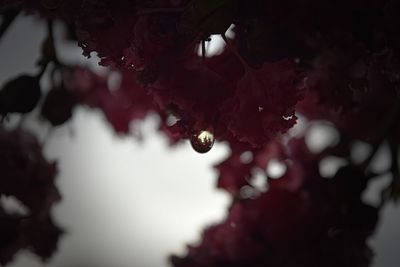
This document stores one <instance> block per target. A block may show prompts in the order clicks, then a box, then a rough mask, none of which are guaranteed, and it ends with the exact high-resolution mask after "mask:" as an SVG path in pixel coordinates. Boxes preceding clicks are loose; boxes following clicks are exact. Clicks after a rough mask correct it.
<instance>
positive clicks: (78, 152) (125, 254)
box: [0, 18, 400, 267]
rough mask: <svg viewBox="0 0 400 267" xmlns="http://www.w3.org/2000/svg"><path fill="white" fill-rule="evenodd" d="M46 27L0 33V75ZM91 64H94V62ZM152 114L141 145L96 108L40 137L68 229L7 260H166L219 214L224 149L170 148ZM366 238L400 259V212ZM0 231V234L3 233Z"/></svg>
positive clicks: (29, 69)
mask: <svg viewBox="0 0 400 267" xmlns="http://www.w3.org/2000/svg"><path fill="white" fill-rule="evenodd" d="M44 29H45V27H43V25H41V24H39V23H38V22H37V21H35V19H33V18H20V19H18V20H17V21H16V22H15V23H14V24H13V26H12V28H11V29H10V31H9V32H8V33H7V34H6V36H5V37H4V38H3V39H2V40H0V59H1V62H2V63H1V65H0V82H3V81H4V80H5V79H7V78H9V77H12V76H14V75H17V74H20V73H21V72H26V73H35V72H36V71H35V69H34V62H35V60H36V59H37V56H38V54H39V53H38V51H39V47H40V42H41V41H42V40H43V38H44V34H45V33H44ZM80 53H81V51H80V49H79V48H72V47H68V48H65V47H64V48H63V53H60V56H62V58H63V60H66V61H69V62H71V61H82V60H83V61H86V59H84V58H83V57H82V56H80ZM90 64H92V65H93V64H94V63H93V61H91V63H90ZM156 123H157V119H156V118H155V117H150V118H148V119H147V120H146V121H145V122H144V123H143V125H142V126H143V127H142V130H143V133H144V135H145V136H146V138H145V141H144V142H143V143H139V142H137V141H135V139H134V138H131V137H125V138H119V137H116V136H115V135H114V134H113V133H112V131H111V129H110V128H108V126H107V125H106V123H105V122H104V119H103V118H102V116H101V114H100V113H98V112H89V111H87V110H86V109H83V108H80V109H78V110H76V112H75V114H74V118H73V120H72V122H71V127H70V128H71V129H73V132H74V135H73V136H72V137H71V136H70V134H69V133H70V128H68V127H61V129H59V130H58V131H56V132H55V133H54V134H53V135H52V137H51V138H50V139H49V140H48V141H47V144H46V147H45V153H46V155H47V156H48V157H49V158H51V159H57V160H58V161H59V168H60V176H59V177H58V186H59V188H60V191H61V193H62V195H63V201H62V202H61V203H60V204H59V205H57V206H56V207H55V208H54V217H55V218H56V220H57V221H58V222H59V224H61V225H63V226H64V227H65V228H67V229H68V233H67V235H65V236H64V237H63V238H62V240H61V242H60V244H59V253H58V254H57V255H56V256H55V257H54V258H53V259H51V260H50V261H49V262H48V263H47V264H45V265H43V264H42V263H40V261H38V260H37V259H36V258H35V257H34V256H33V255H31V254H29V253H26V252H23V253H20V254H19V255H18V256H17V257H16V261H15V262H14V263H12V264H9V265H8V266H9V267H36V266H48V267H67V266H68V267H74V266H76V267H78V266H80V267H83V266H86V267H90V266H97V267H109V266H113V267H125V266H138V267H163V266H167V263H166V257H167V256H168V255H170V254H171V253H183V252H184V251H185V249H184V246H185V244H187V243H192V242H193V241H196V240H198V239H199V237H200V231H201V229H203V228H204V226H206V225H208V224H210V223H212V222H217V221H218V220H221V219H222V218H223V217H224V216H225V210H226V207H227V205H228V203H229V198H228V196H227V195H226V194H224V193H223V192H221V191H217V190H215V189H214V187H215V186H214V183H215V179H216V173H215V172H214V171H213V170H212V168H211V165H212V164H213V163H215V162H217V161H219V160H220V159H222V158H223V157H224V156H226V155H227V153H228V150H227V148H226V147H225V146H224V145H222V144H216V145H215V147H214V148H213V149H212V150H211V152H209V153H207V154H205V155H201V154H197V153H195V152H194V151H193V150H192V149H191V147H190V145H189V144H188V143H186V144H183V145H182V146H179V147H177V148H174V149H171V148H169V147H167V145H166V140H165V139H164V138H163V137H162V136H160V135H158V134H157V133H156V132H155V125H156ZM383 215H384V216H383V217H384V219H383V220H381V221H380V225H379V227H378V231H377V233H376V234H375V236H374V238H373V239H372V240H371V244H372V246H373V248H374V249H375V252H376V254H377V256H376V258H375V264H374V265H373V266H374V267H397V266H398V263H400V254H399V253H398V247H399V244H400V243H399V242H400V241H399V240H400V229H399V227H398V225H400V210H399V209H398V208H396V207H394V206H393V205H388V206H387V207H386V208H385V210H384V211H383ZM0 238H1V237H0Z"/></svg>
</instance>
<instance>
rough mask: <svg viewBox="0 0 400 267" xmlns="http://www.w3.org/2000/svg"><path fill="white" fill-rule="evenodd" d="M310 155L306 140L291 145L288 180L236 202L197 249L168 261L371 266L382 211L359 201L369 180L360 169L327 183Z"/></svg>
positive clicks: (182, 266)
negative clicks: (370, 242)
mask: <svg viewBox="0 0 400 267" xmlns="http://www.w3.org/2000/svg"><path fill="white" fill-rule="evenodd" d="M305 149H306V146H305V144H304V140H303V139H299V140H294V141H293V142H292V144H291V145H289V147H288V149H287V151H286V153H287V155H288V156H289V155H290V156H291V159H292V160H293V161H292V162H291V164H287V171H286V174H285V175H284V176H283V177H282V178H280V179H278V180H272V179H270V180H269V187H268V190H267V191H266V192H260V194H259V195H257V196H256V197H245V196H243V195H242V196H239V197H238V198H235V200H234V202H233V203H232V205H231V207H230V208H229V213H228V215H227V218H226V219H225V220H224V221H223V222H222V223H220V224H217V225H214V226H211V227H209V228H207V229H206V230H205V232H204V233H203V239H202V241H201V244H200V245H196V246H189V247H188V254H187V255H186V256H185V257H177V256H173V257H172V258H171V260H172V263H173V264H174V266H176V267H186V266H191V267H203V266H204V267H205V266H207V267H209V266H368V265H369V263H370V261H371V258H372V252H371V250H370V249H369V247H368V245H367V244H366V240H367V238H368V237H369V236H370V234H371V233H372V232H373V230H374V228H375V224H376V221H377V218H378V213H377V211H378V209H377V208H374V207H371V206H368V205H366V204H364V203H363V202H362V201H361V193H362V192H363V191H364V189H365V187H366V184H367V181H368V178H367V177H366V176H365V175H364V174H363V171H362V170H361V169H359V168H358V167H355V166H346V167H343V168H342V169H340V170H339V171H338V172H337V174H336V175H335V176H334V177H333V178H331V179H326V178H322V177H321V176H320V174H319V172H318V161H317V160H316V158H318V157H321V155H313V154H311V152H309V151H307V150H305ZM270 151H271V153H270V156H272V157H276V151H274V150H273V149H270ZM267 154H269V153H267ZM267 157H268V156H267ZM238 170H239V171H240V169H238V167H235V166H233V167H232V168H231V171H232V172H235V171H238ZM243 175H245V174H243ZM265 179H266V177H265Z"/></svg>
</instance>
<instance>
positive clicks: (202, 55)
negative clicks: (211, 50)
mask: <svg viewBox="0 0 400 267" xmlns="http://www.w3.org/2000/svg"><path fill="white" fill-rule="evenodd" d="M201 57H202V58H203V61H204V60H205V59H206V42H205V41H204V40H201Z"/></svg>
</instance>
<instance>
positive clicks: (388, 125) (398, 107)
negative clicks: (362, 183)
mask: <svg viewBox="0 0 400 267" xmlns="http://www.w3.org/2000/svg"><path fill="white" fill-rule="evenodd" d="M399 117H400V103H398V102H396V103H395V105H394V107H393V110H392V112H390V114H389V116H388V117H387V118H386V120H385V121H384V123H383V126H382V133H381V134H380V135H379V138H378V139H377V140H376V141H375V143H374V144H373V147H372V152H371V154H370V155H369V156H368V158H367V159H366V160H365V161H364V162H363V163H362V164H361V165H360V167H361V168H363V169H366V168H367V167H368V166H369V165H370V163H371V161H372V160H373V159H374V157H375V155H376V152H377V151H378V149H379V148H380V146H381V144H382V143H383V141H385V140H386V139H387V138H388V136H389V135H390V131H391V130H393V128H394V127H395V126H396V122H397V119H398V118H399Z"/></svg>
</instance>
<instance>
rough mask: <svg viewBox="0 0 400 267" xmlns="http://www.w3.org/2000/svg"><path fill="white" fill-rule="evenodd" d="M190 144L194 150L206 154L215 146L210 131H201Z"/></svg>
mask: <svg viewBox="0 0 400 267" xmlns="http://www.w3.org/2000/svg"><path fill="white" fill-rule="evenodd" d="M190 144H191V145H192V147H193V149H194V150H195V151H197V152H199V153H206V152H208V151H210V149H211V148H212V147H213V145H214V135H213V134H212V133H211V132H209V131H205V130H203V131H199V132H198V133H195V134H193V135H192V136H191V138H190Z"/></svg>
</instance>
